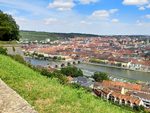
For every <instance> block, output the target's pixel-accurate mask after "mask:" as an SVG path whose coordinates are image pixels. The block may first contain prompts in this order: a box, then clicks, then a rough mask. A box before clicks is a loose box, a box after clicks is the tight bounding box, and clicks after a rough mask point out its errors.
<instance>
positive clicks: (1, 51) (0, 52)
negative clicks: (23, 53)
mask: <svg viewBox="0 0 150 113" xmlns="http://www.w3.org/2000/svg"><path fill="white" fill-rule="evenodd" d="M0 54H3V55H7V49H6V48H3V47H0Z"/></svg>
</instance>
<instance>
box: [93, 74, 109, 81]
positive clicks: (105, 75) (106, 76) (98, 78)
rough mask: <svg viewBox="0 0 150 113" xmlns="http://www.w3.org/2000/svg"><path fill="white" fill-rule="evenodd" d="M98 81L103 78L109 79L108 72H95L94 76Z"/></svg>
mask: <svg viewBox="0 0 150 113" xmlns="http://www.w3.org/2000/svg"><path fill="white" fill-rule="evenodd" d="M92 77H93V78H94V80H95V81H96V82H102V81H103V80H109V77H108V75H107V73H104V72H95V73H94V75H93V76H92Z"/></svg>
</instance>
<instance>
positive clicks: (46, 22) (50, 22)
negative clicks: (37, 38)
mask: <svg viewBox="0 0 150 113" xmlns="http://www.w3.org/2000/svg"><path fill="white" fill-rule="evenodd" d="M57 22H58V20H57V19H56V18H47V19H45V20H44V23H45V24H46V25H50V24H55V23H57Z"/></svg>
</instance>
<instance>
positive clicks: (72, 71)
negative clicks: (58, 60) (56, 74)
mask: <svg viewBox="0 0 150 113" xmlns="http://www.w3.org/2000/svg"><path fill="white" fill-rule="evenodd" d="M61 73H62V74H64V75H66V76H71V77H78V76H83V72H82V70H81V69H78V68H77V67H74V66H68V67H65V68H62V69H61Z"/></svg>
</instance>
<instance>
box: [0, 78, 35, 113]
mask: <svg viewBox="0 0 150 113" xmlns="http://www.w3.org/2000/svg"><path fill="white" fill-rule="evenodd" d="M0 113H37V112H36V111H35V110H34V109H33V108H32V107H31V106H30V105H29V104H28V103H27V101H26V100H24V99H23V98H22V97H21V96H19V95H18V94H17V93H16V92H15V91H14V90H12V89H11V88H10V87H8V86H7V85H6V84H5V83H4V82H3V81H2V80H1V79H0Z"/></svg>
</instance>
